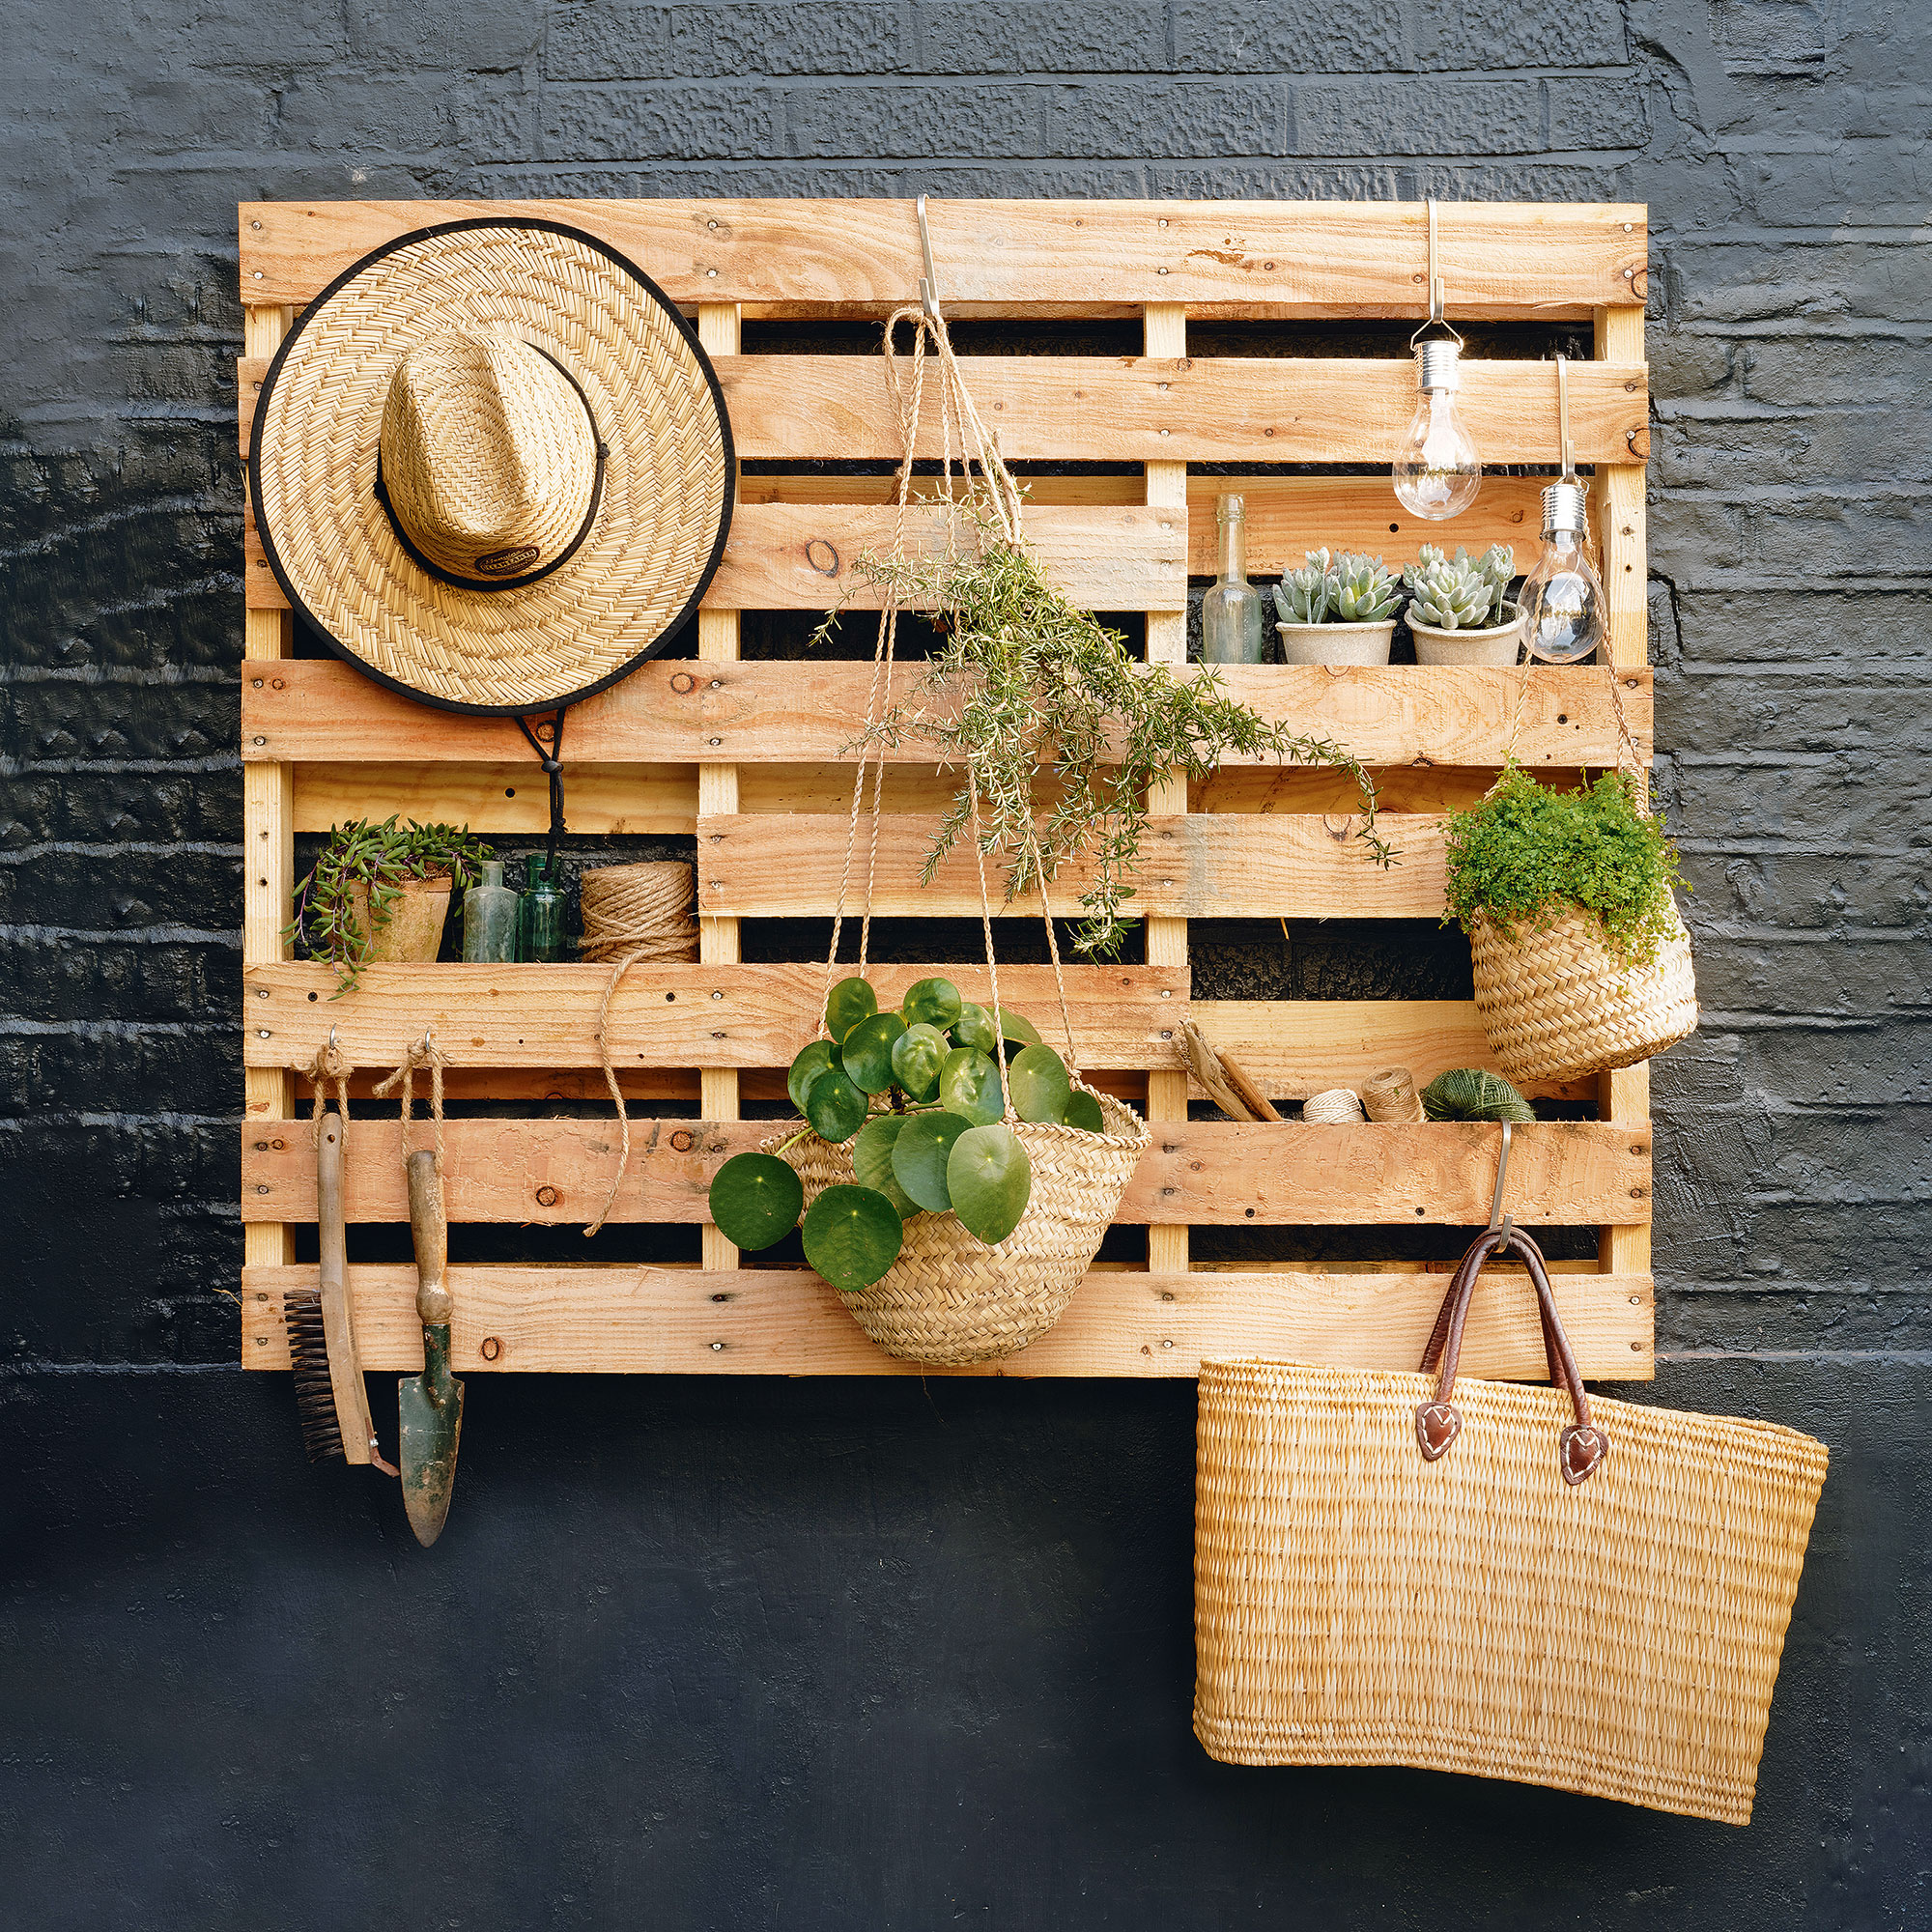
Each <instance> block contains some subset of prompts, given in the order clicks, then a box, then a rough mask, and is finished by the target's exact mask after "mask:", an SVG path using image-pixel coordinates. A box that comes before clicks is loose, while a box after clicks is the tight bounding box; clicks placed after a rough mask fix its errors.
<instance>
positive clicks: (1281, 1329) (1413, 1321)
mask: <svg viewBox="0 0 1932 1932" xmlns="http://www.w3.org/2000/svg"><path fill="white" fill-rule="evenodd" d="M315 1279H316V1270H315V1269H314V1268H313V1267H261V1268H250V1269H248V1270H247V1271H246V1272H245V1273H244V1274H243V1276H242V1294H241V1310H242V1313H241V1327H242V1335H241V1352H242V1359H243V1360H244V1361H245V1362H246V1364H247V1366H248V1367H250V1368H255V1369H286V1368H287V1367H288V1365H289V1358H288V1335H287V1331H286V1329H285V1328H284V1326H283V1323H282V1319H281V1304H282V1295H283V1293H285V1292H286V1291H287V1290H288V1289H291V1288H298V1287H312V1286H313V1285H314V1283H315ZM448 1283H449V1287H450V1289H451V1291H452V1293H454V1296H455V1300H456V1315H455V1319H454V1321H453V1323H452V1352H453V1358H454V1365H455V1368H456V1371H457V1373H458V1374H459V1375H462V1376H469V1375H482V1374H488V1373H491V1372H493V1371H497V1372H507V1373H512V1374H515V1373H518V1372H522V1373H526V1374H545V1373H547V1374H573V1373H575V1374H610V1373H611V1372H613V1371H615V1372H620V1373H626V1374H632V1375H726V1376H731V1375H753V1376H770V1375H780V1376H802V1375H810V1376H913V1375H916V1376H922V1377H932V1378H937V1377H950V1376H960V1375H964V1376H1026V1377H1037V1376H1143V1377H1168V1378H1175V1377H1190V1376H1195V1375H1198V1374H1199V1373H1200V1369H1201V1363H1202V1360H1203V1358H1204V1357H1223V1358H1225V1357H1228V1356H1242V1355H1271V1356H1276V1357H1286V1358H1288V1359H1291V1360H1294V1361H1302V1362H1326V1363H1332V1364H1334V1365H1335V1366H1337V1367H1343V1368H1365V1369H1367V1368H1386V1367H1388V1366H1389V1365H1390V1364H1391V1363H1401V1364H1403V1365H1406V1366H1413V1364H1414V1363H1416V1362H1417V1361H1419V1360H1420V1359H1421V1355H1422V1346H1423V1343H1424V1342H1425V1341H1426V1340H1427V1339H1428V1336H1429V1330H1430V1327H1431V1326H1432V1324H1433V1323H1434V1321H1435V1311H1436V1309H1437V1307H1438V1306H1439V1305H1440V1303H1441V1300H1442V1295H1443V1292H1444V1290H1445V1288H1446V1287H1447V1278H1446V1277H1445V1276H1443V1275H1440V1274H1421V1273H1389V1274H1357V1273H1348V1274H1343V1273H1333V1274H1328V1273H1321V1272H1316V1271H1291V1270H1282V1271H1279V1272H1272V1271H1271V1272H1267V1273H1225V1274H1224V1273H1213V1272H1209V1271H1207V1270H1196V1271H1194V1272H1191V1273H1164V1274H1143V1273H1138V1272H1133V1271H1129V1270H1105V1269H1096V1270H1095V1271H1094V1273H1092V1274H1090V1275H1089V1276H1088V1277H1087V1279H1086V1281H1085V1282H1083V1283H1082V1284H1081V1286H1080V1289H1079V1291H1078V1293H1076V1294H1075V1295H1074V1297H1073V1302H1072V1305H1071V1306H1070V1307H1069V1308H1068V1309H1067V1311H1066V1313H1065V1315H1064V1316H1063V1317H1062V1318H1061V1320H1060V1321H1059V1322H1058V1323H1057V1324H1056V1325H1055V1326H1054V1327H1053V1328H1052V1329H1051V1330H1050V1331H1049V1332H1048V1333H1047V1334H1045V1335H1043V1336H1042V1337H1041V1338H1040V1339H1039V1340H1038V1341H1037V1342H1036V1343H1035V1344H1034V1345H1033V1346H1032V1347H1031V1348H1030V1349H1025V1350H1021V1352H1020V1353H1019V1354H1017V1355H1012V1356H1009V1358H1008V1359H1007V1360H1006V1361H1004V1362H994V1363H991V1364H989V1365H987V1366H986V1367H984V1368H980V1369H931V1368H924V1367H922V1366H921V1365H919V1364H917V1363H913V1362H899V1361H895V1360H894V1359H893V1358H892V1357H891V1356H890V1355H886V1354H882V1353H880V1351H879V1350H877V1349H875V1348H873V1347H872V1345H871V1344H870V1343H869V1342H867V1340H866V1338H865V1337H864V1335H862V1334H861V1333H860V1331H859V1327H858V1324H857V1323H856V1322H854V1321H853V1320H852V1318H851V1316H850V1315H849V1314H848V1313H847V1312H846V1311H845V1310H844V1309H843V1308H841V1307H840V1306H839V1304H838V1294H837V1293H836V1292H835V1291H834V1290H832V1289H831V1288H829V1287H827V1286H826V1284H825V1283H824V1282H822V1281H821V1280H819V1278H818V1277H817V1276H816V1275H814V1274H810V1273H807V1272H805V1271H803V1270H797V1271H794V1270H790V1269H766V1268H744V1269H739V1270H734V1271H731V1272H728V1273H723V1274H716V1273H706V1272H704V1271H703V1270H701V1269H697V1268H674V1267H615V1266H613V1267H517V1266H478V1265H470V1266H464V1265H462V1264H458V1265H457V1266H454V1267H452V1268H451V1269H450V1270H449V1276H448ZM1506 1283H1507V1286H1505V1284H1506ZM1552 1286H1553V1288H1554V1290H1555V1294H1556V1305H1557V1308H1558V1309H1559V1311H1560V1312H1561V1314H1562V1317H1563V1325H1564V1329H1565V1331H1566V1333H1567V1334H1568V1335H1569V1337H1570V1345H1571V1348H1572V1349H1573V1350H1575V1352H1576V1355H1577V1366H1578V1368H1580V1369H1581V1371H1582V1372H1583V1374H1584V1375H1585V1376H1587V1377H1589V1378H1591V1379H1592V1380H1593V1381H1596V1380H1604V1381H1610V1380H1625V1379H1641V1378H1647V1377H1649V1376H1650V1375H1651V1373H1652V1362H1651V1307H1652V1300H1653V1293H1652V1287H1651V1282H1650V1277H1649V1276H1648V1275H1628V1276H1617V1275H1603V1274H1581V1275H1579V1274H1568V1273H1558V1274H1556V1275H1555V1276H1554V1277H1553V1278H1552ZM349 1293H350V1300H351V1304H352V1306H353V1308H354V1311H355V1333H356V1341H357V1346H358V1348H359V1349H360V1351H361V1355H362V1361H363V1366H364V1367H365V1368H368V1369H371V1370H376V1371H381V1372H385V1373H392V1374H394V1373H401V1374H410V1373H413V1372H414V1371H416V1370H418V1369H419V1368H420V1367H421V1365H422V1324H421V1322H420V1321H417V1320H416V1317H415V1301H414V1295H415V1274H414V1270H413V1269H412V1268H408V1267H397V1266H393V1265H390V1266H374V1265H371V1266H356V1267H352V1268H351V1269H350V1270H349ZM1528 1307H1529V1302H1528V1287H1527V1284H1526V1283H1522V1282H1509V1281H1508V1277H1507V1276H1506V1275H1505V1274H1503V1273H1502V1272H1501V1271H1498V1272H1497V1274H1496V1275H1495V1277H1494V1280H1493V1286H1492V1287H1490V1288H1488V1289H1486V1292H1485V1293H1482V1294H1480V1295H1478V1296H1477V1297H1476V1301H1475V1304H1474V1306H1473V1307H1472V1309H1471V1310H1470V1314H1469V1323H1468V1327H1467V1329H1466V1330H1465V1332H1464V1336H1463V1357H1462V1361H1463V1373H1464V1374H1465V1375H1472V1376H1497V1377H1514V1378H1521V1379H1530V1380H1535V1379H1541V1378H1542V1377H1543V1376H1544V1374H1545V1369H1544V1363H1543V1355H1542V1344H1541V1341H1540V1339H1539V1337H1538V1333H1537V1327H1536V1322H1535V1320H1534V1319H1533V1317H1531V1316H1530V1315H1529V1313H1528ZM486 1341H487V1342H489V1343H491V1344H493V1345H494V1346H493V1347H492V1348H491V1349H490V1350H488V1352H486V1351H485V1348H484V1344H485V1343H486Z"/></svg>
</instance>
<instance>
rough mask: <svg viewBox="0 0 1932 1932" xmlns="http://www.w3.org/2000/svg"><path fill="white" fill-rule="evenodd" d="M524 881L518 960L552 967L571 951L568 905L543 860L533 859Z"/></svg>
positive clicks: (537, 857)
mask: <svg viewBox="0 0 1932 1932" xmlns="http://www.w3.org/2000/svg"><path fill="white" fill-rule="evenodd" d="M524 879H525V885H524V895H523V897H522V898H520V899H519V900H518V901H517V957H518V958H519V959H523V960H528V961H531V962H534V963H537V964H541V965H550V964H552V963H554V961H556V960H558V959H561V958H562V957H563V955H564V952H566V950H567V948H568V944H569V942H568V941H567V940H566V939H565V938H564V932H563V915H564V908H565V906H566V905H567V904H568V901H567V900H566V899H565V897H564V895H563V889H562V887H560V886H558V885H556V884H555V883H554V881H553V880H552V878H551V876H550V870H549V867H548V866H547V865H546V863H545V861H544V860H543V859H542V858H541V857H540V856H535V855H533V856H532V857H531V858H530V859H529V860H528V861H527V862H526V865H525V867H524Z"/></svg>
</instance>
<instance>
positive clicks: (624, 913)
mask: <svg viewBox="0 0 1932 1932" xmlns="http://www.w3.org/2000/svg"><path fill="white" fill-rule="evenodd" d="M581 897H582V904H583V944H582V946H581V947H580V948H579V949H578V950H579V952H580V953H581V955H582V957H583V958H585V959H591V960H595V961H596V962H597V963H598V964H599V965H602V964H603V963H604V961H605V960H607V959H613V960H615V961H616V964H615V965H614V966H612V967H611V977H610V979H609V980H607V981H606V982H605V986H604V998H603V1001H602V1002H601V1004H600V1005H599V1006H598V1009H597V1053H598V1057H599V1059H600V1060H601V1062H602V1063H603V1067H604V1085H605V1086H606V1087H607V1088H608V1089H609V1090H610V1094H611V1104H612V1105H613V1106H614V1107H615V1108H616V1110H617V1133H618V1146H617V1171H616V1173H615V1174H613V1175H612V1176H611V1191H610V1192H609V1193H608V1194H606V1195H605V1197H604V1205H603V1207H602V1208H599V1209H598V1210H597V1218H596V1219H595V1220H594V1221H592V1222H591V1223H590V1224H589V1225H588V1226H587V1227H586V1228H585V1229H584V1230H583V1233H584V1237H585V1238H586V1239H587V1238H588V1237H589V1236H592V1235H594V1234H596V1233H597V1231H598V1230H599V1229H600V1228H602V1227H603V1225H604V1222H605V1220H606V1218H607V1217H608V1216H609V1214H610V1212H611V1207H612V1205H613V1204H614V1203H615V1201H616V1199H617V1190H618V1188H620V1187H621V1186H623V1184H624V1176H625V1175H626V1174H627V1173H628V1172H629V1171H630V1166H631V1117H630V1114H629V1113H628V1112H627V1111H626V1109H625V1106H624V1090H623V1089H622V1088H621V1087H619V1086H618V1084H617V1069H616V1066H615V1065H613V1064H612V1062H611V1001H612V1000H614V999H615V998H616V997H617V988H618V987H619V986H620V985H622V984H623V982H624V975H625V974H626V973H628V972H629V971H630V970H631V968H632V967H633V966H635V965H637V964H638V963H639V961H640V960H645V961H648V960H668V959H670V960H685V959H696V957H697V922H696V920H695V919H693V918H692V908H693V907H694V906H695V905H696V902H697V873H696V867H691V866H687V865H685V864H684V863H683V862H682V861H681V860H676V859H672V860H668V861H665V862H663V863H659V864H651V865H642V866H599V867H596V869H595V870H594V871H588V872H585V873H584V875H583V883H582V889H581Z"/></svg>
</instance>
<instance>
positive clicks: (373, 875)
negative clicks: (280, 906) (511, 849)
mask: <svg viewBox="0 0 1932 1932" xmlns="http://www.w3.org/2000/svg"><path fill="white" fill-rule="evenodd" d="M495 856H496V855H495V854H494V853H493V852H492V851H491V849H490V847H489V846H488V845H486V844H484V843H483V841H482V840H481V839H480V838H471V837H470V836H469V826H467V825H466V826H463V827H462V828H460V829H459V828H458V827H456V826H454V825H418V824H417V823H416V822H415V821H414V820H413V819H412V820H411V821H410V822H409V824H407V825H403V824H399V823H398V815H397V814H395V813H391V814H390V816H389V817H387V818H385V819H384V820H383V822H382V823H381V824H380V825H372V824H370V823H369V821H368V820H367V819H361V818H356V819H351V820H350V821H349V823H348V824H346V825H335V826H331V827H330V828H329V833H328V842H327V844H326V845H325V846H324V847H323V848H322V853H321V856H320V857H318V858H317V860H316V862H315V868H314V870H313V871H311V872H310V873H309V875H308V877H307V878H305V879H304V880H303V881H302V882H301V885H300V887H299V888H298V890H297V893H296V903H295V914H296V916H295V918H294V919H293V920H292V921H291V922H290V923H289V925H288V928H287V931H286V932H285V934H284V937H285V938H288V939H291V940H294V941H296V942H297V943H298V945H300V947H301V948H302V950H303V951H304V952H306V953H307V954H308V956H309V957H310V958H311V959H327V961H328V962H329V963H330V964H331V965H332V966H333V967H334V968H335V980H336V986H335V992H334V994H333V995H332V997H334V998H336V999H340V998H341V997H342V995H343V994H344V993H349V992H354V991H355V982H356V980H358V979H359V978H360V977H361V972H362V968H363V967H364V966H365V965H366V964H367V963H368V959H369V949H370V947H371V945H372V944H373V943H374V940H375V937H376V934H377V933H379V932H381V931H382V930H383V928H384V926H385V925H387V924H388V923H389V915H390V912H391V910H392V909H393V907H394V906H395V903H396V901H397V900H398V899H399V898H401V897H402V895H403V887H404V886H405V885H406V884H408V883H409V882H410V881H411V880H412V879H444V878H446V879H448V880H449V881H450V883H451V886H452V888H453V889H454V890H455V891H457V892H464V891H467V890H468V889H469V887H470V886H473V885H474V884H475V883H476V880H477V878H478V876H479V873H478V870H477V868H478V867H479V866H480V865H481V863H482V862H483V861H484V860H485V859H489V858H494V857H495ZM358 888H360V889H365V890H366V891H367V894H368V901H369V928H370V929H369V930H368V931H366V932H365V931H364V930H363V929H362V922H361V920H360V919H359V918H358V917H357V913H358V910H359V908H358V906H357V899H358V897H359V893H358Z"/></svg>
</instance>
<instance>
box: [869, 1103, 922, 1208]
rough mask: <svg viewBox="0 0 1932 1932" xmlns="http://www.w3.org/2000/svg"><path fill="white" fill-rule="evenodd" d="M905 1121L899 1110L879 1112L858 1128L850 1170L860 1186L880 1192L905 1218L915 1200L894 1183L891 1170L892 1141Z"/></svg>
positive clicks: (895, 1178) (896, 1179)
mask: <svg viewBox="0 0 1932 1932" xmlns="http://www.w3.org/2000/svg"><path fill="white" fill-rule="evenodd" d="M905 1123H906V1117H905V1116H904V1115H903V1114H880V1115H879V1116H877V1118H876V1119H873V1120H869V1121H867V1122H866V1124H865V1126H864V1127H863V1128H861V1129H860V1132H859V1138H858V1139H857V1140H856V1141H854V1142H853V1143H852V1172H853V1174H854V1175H856V1176H857V1177H858V1180H859V1185H860V1186H861V1187H869V1188H872V1189H873V1190H874V1191H875V1192H877V1193H880V1194H883V1195H884V1196H885V1197H886V1199H887V1200H888V1201H890V1202H891V1203H892V1204H893V1206H894V1207H895V1208H897V1209H898V1210H899V1218H900V1220H902V1221H909V1220H911V1219H912V1217H913V1216H914V1215H915V1214H917V1213H918V1212H919V1203H918V1202H917V1201H915V1200H914V1199H913V1198H912V1196H911V1195H910V1194H908V1193H907V1192H906V1191H905V1189H904V1188H903V1187H901V1186H900V1185H899V1183H898V1177H897V1176H896V1175H895V1174H894V1172H893V1145H894V1143H895V1141H896V1140H897V1139H898V1137H899V1129H900V1128H901V1127H903V1126H904V1125H905Z"/></svg>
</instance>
